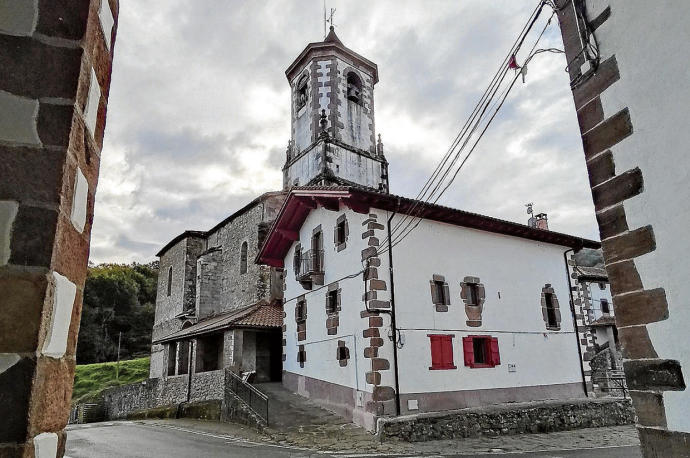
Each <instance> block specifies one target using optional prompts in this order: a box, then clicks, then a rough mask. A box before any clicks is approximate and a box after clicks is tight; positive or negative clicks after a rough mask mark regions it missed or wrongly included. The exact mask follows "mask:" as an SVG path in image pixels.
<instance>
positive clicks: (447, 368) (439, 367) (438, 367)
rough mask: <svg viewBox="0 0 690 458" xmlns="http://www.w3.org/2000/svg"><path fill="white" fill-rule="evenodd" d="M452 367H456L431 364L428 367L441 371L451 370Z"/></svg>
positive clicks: (454, 367) (453, 367)
mask: <svg viewBox="0 0 690 458" xmlns="http://www.w3.org/2000/svg"><path fill="white" fill-rule="evenodd" d="M452 369H457V366H442V367H441V366H436V367H435V366H431V367H429V370H430V371H443V370H452Z"/></svg>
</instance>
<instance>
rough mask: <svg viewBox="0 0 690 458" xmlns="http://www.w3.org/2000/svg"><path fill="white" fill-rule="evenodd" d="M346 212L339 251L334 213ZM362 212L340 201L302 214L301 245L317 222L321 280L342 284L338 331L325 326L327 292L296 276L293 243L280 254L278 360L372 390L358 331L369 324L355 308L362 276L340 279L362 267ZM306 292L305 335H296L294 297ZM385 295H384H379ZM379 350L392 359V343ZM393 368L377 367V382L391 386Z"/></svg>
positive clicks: (318, 376) (314, 374)
mask: <svg viewBox="0 0 690 458" xmlns="http://www.w3.org/2000/svg"><path fill="white" fill-rule="evenodd" d="M342 214H345V215H346V216H347V221H348V225H349V237H348V240H347V247H346V248H345V249H344V250H342V251H340V252H338V251H336V249H335V246H334V244H333V230H334V227H335V224H336V220H337V218H338V217H339V216H340V215H342ZM365 218H366V215H362V214H358V213H355V212H353V211H351V210H350V209H347V208H345V207H341V209H340V211H329V210H324V209H323V208H322V207H318V208H317V209H316V210H314V211H312V212H311V213H310V215H309V216H308V217H307V219H306V220H305V222H304V224H303V225H302V228H301V230H300V240H301V243H302V250H303V251H305V250H308V249H309V248H310V244H311V236H312V231H313V229H314V228H315V227H316V226H318V225H319V224H320V225H321V228H322V231H323V246H324V270H325V275H324V286H327V285H329V284H330V283H333V282H335V281H338V286H339V287H340V288H341V310H340V312H339V314H338V316H339V325H338V333H337V334H336V335H332V336H329V335H328V333H327V330H326V318H327V315H326V292H327V288H325V287H324V288H322V289H319V290H316V288H319V287H318V286H315V287H314V290H313V291H309V290H305V289H304V288H303V287H302V285H300V284H299V283H298V282H297V281H296V280H295V273H294V270H293V265H292V259H293V254H294V249H295V244H293V246H292V248H291V249H290V251H289V252H288V254H287V256H286V257H285V284H286V290H285V298H286V302H285V306H284V308H285V313H286V318H285V325H286V354H287V359H286V361H285V362H284V363H283V369H284V370H286V371H288V372H292V373H295V374H299V375H304V376H307V377H312V378H316V379H320V380H324V381H327V382H330V383H335V384H338V385H343V386H346V387H348V388H354V389H357V390H359V391H366V392H372V391H373V385H369V384H367V383H366V373H367V372H369V371H371V362H370V360H369V359H366V358H364V348H365V347H367V346H368V343H369V339H368V338H366V339H365V338H364V337H363V336H362V331H363V330H364V329H365V328H366V327H368V324H367V323H368V319H366V318H361V317H360V312H361V311H362V310H364V303H363V302H362V293H363V291H364V282H363V280H362V276H361V275H359V276H357V277H355V278H351V279H346V280H340V279H341V278H343V277H345V276H347V275H350V274H352V273H356V272H359V271H360V270H362V263H361V252H362V250H363V249H364V248H366V247H367V246H366V242H365V241H363V240H362V237H361V234H362V231H363V229H362V221H364V219H365ZM379 271H381V272H386V271H387V267H386V265H384V264H383V263H382V266H381V267H380V268H379ZM302 294H304V295H306V299H307V325H306V328H307V338H306V340H304V341H299V342H298V341H297V324H296V322H295V304H296V298H297V297H298V296H300V295H302ZM381 297H382V298H383V299H384V300H385V299H386V295H382V296H381ZM383 318H384V326H383V328H381V330H382V331H381V332H382V333H387V332H388V330H389V329H390V319H389V317H388V316H384V317H383ZM338 340H344V341H345V342H346V344H345V345H346V346H347V347H348V348H349V349H350V360H349V361H348V364H347V366H345V367H341V366H340V365H339V363H338V360H337V359H336V348H337V346H338ZM299 345H304V346H305V350H306V352H307V362H306V363H305V365H304V368H301V367H300V365H299V363H298V362H297V350H298V347H299ZM379 355H381V357H383V358H388V359H389V360H390V361H392V348H387V347H383V348H380V349H379ZM392 383H393V375H392V370H388V371H382V384H383V385H387V384H389V385H388V386H392V385H390V384H392Z"/></svg>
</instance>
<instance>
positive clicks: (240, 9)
mask: <svg viewBox="0 0 690 458" xmlns="http://www.w3.org/2000/svg"><path fill="white" fill-rule="evenodd" d="M328 3H329V5H328V6H329V7H334V8H336V9H337V12H336V16H335V17H336V19H335V23H336V32H337V34H338V36H339V37H340V39H341V40H342V41H343V42H344V44H345V45H346V46H348V47H350V48H351V49H353V50H355V51H356V52H358V53H360V54H362V55H364V56H366V57H367V58H369V59H371V60H373V61H374V62H376V63H377V64H378V66H379V80H380V81H379V83H378V85H377V86H376V90H375V97H376V102H375V103H376V128H377V132H378V133H381V134H382V138H383V142H384V144H385V149H386V156H387V158H388V160H389V162H390V182H391V191H392V192H393V193H396V194H402V195H404V196H409V197H414V196H415V195H416V193H417V191H418V190H419V189H420V188H421V186H422V185H423V183H424V181H425V180H426V178H427V177H428V176H429V174H430V173H431V172H432V170H433V167H434V166H435V164H436V162H437V161H438V160H439V159H440V158H441V157H442V156H443V154H444V153H445V151H446V150H447V148H448V146H449V145H450V143H451V141H452V139H453V138H454V137H455V135H456V134H457V132H458V131H459V129H460V127H461V126H462V124H463V123H464V121H465V119H466V118H467V117H468V116H469V114H470V113H471V111H472V109H473V108H474V105H475V103H476V102H477V100H478V99H479V97H480V95H481V93H482V92H483V90H484V88H485V86H486V84H487V82H488V80H489V79H490V77H491V76H492V75H493V73H494V72H495V71H496V68H497V66H498V64H499V62H500V61H501V60H502V59H503V57H504V55H505V54H506V52H507V50H508V49H509V48H510V46H511V44H512V43H513V41H514V39H515V37H516V36H517V35H518V33H519V31H520V30H521V28H522V26H523V25H524V23H525V21H526V20H527V17H528V16H529V14H530V13H531V11H532V9H533V8H534V6H535V5H534V4H536V2H535V1H527V0H526V1H520V2H516V1H514V0H503V1H492V2H487V1H485V0H463V1H457V0H447V1H435V0H433V1H430V0H426V1H424V2H421V1H411V0H407V1H405V0H402V1H401V0H390V1H381V0H377V1H376V2H373V1H371V0H356V1H355V0H347V1H345V0H329V2H328ZM549 15H550V10H548V8H547V9H545V10H544V12H543V13H542V17H541V18H540V20H539V23H538V24H537V25H535V32H536V33H535V35H536V34H538V32H539V31H541V28H542V27H543V25H544V23H545V20H546V19H547V18H548V16H549ZM322 16H323V3H322V1H321V0H299V1H297V0H293V1H287V0H271V1H270V2H268V1H249V0H247V1H229V0H228V1H226V0H195V1H194V2H189V1H186V0H184V1H183V0H156V1H154V0H147V1H144V2H142V1H136V0H122V1H121V3H120V19H119V30H118V36H117V43H116V47H115V62H114V69H113V77H112V86H111V91H110V103H109V107H108V124H107V129H106V138H105V145H104V148H103V159H102V163H101V180H100V183H99V188H98V194H97V201H96V215H95V222H94V228H93V234H92V248H91V260H92V261H93V262H96V263H99V262H131V261H138V262H147V261H150V260H153V259H155V253H156V252H157V251H158V249H159V248H160V247H161V246H162V245H164V244H165V243H166V242H167V241H169V240H170V239H171V238H172V237H174V236H175V235H177V234H179V233H180V232H182V231H184V230H186V229H196V230H206V229H209V228H211V227H212V226H214V225H215V224H216V223H217V222H218V221H220V220H221V219H222V218H224V217H226V216H227V215H229V214H231V213H232V212H233V211H235V210H236V209H238V208H240V207H241V206H243V205H244V204H245V203H247V202H248V201H250V200H251V199H253V198H254V197H256V196H257V195H258V194H260V193H262V192H264V191H268V190H276V189H280V187H281V186H282V175H281V171H280V167H281V166H282V163H283V160H284V151H285V145H286V144H287V141H288V139H289V135H290V96H289V88H288V84H287V81H286V79H285V75H284V71H285V69H286V68H287V67H288V65H289V64H290V63H291V62H292V61H293V60H294V58H295V57H296V56H297V55H298V54H299V53H300V52H301V51H302V49H303V48H304V46H305V45H306V44H307V43H308V42H310V41H319V40H321V39H322V38H323V22H322ZM534 38H536V36H530V37H529V38H528V40H527V42H526V43H527V44H529V45H530V47H531V43H532V41H533V39H534ZM539 47H558V48H562V43H561V39H560V32H559V30H558V23H557V20H556V19H555V18H554V20H553V21H552V24H551V26H550V27H549V28H548V29H547V32H546V34H545V35H544V38H542V41H541V42H540V46H539ZM565 64H566V61H565V57H564V56H563V55H561V54H549V53H544V54H540V55H539V56H538V57H536V58H535V59H534V60H533V61H532V62H531V63H530V65H529V72H528V74H527V80H526V83H525V84H522V83H521V82H518V83H517V84H516V86H515V88H514V89H513V91H512V92H511V95H510V97H509V99H508V101H507V102H506V104H505V105H504V107H503V108H502V110H501V112H500V113H499V115H498V117H497V118H496V120H495V121H494V123H493V124H492V126H491V127H490V129H489V131H488V132H487V134H486V135H485V136H484V138H483V139H482V142H481V143H480V145H479V147H478V148H477V150H476V151H475V152H474V154H473V156H472V158H471V159H470V160H469V161H468V163H467V165H466V166H465V167H464V168H463V170H462V171H461V173H460V175H459V176H458V179H457V180H456V182H455V183H454V184H453V186H452V187H451V188H450V189H449V191H448V192H447V193H446V194H445V195H444V197H443V199H442V200H441V202H440V203H443V204H445V205H450V206H454V207H458V208H462V209H465V210H469V211H474V212H479V213H484V214H487V215H491V216H495V217H499V218H505V219H509V220H513V221H519V222H525V221H526V218H527V215H526V213H525V207H524V203H525V202H530V201H533V202H534V203H535V210H536V211H544V212H547V213H548V214H549V224H550V227H551V229H553V230H557V231H563V232H568V233H572V234H574V235H579V236H584V237H589V238H594V239H597V238H598V231H597V226H596V221H595V219H594V210H593V206H592V203H591V195H590V192H589V187H588V182H587V176H586V169H585V163H584V156H583V153H582V146H581V143H580V140H579V135H578V127H577V121H576V116H575V111H574V107H573V102H572V98H571V95H570V91H569V88H568V77H567V74H566V73H565V72H564V67H565Z"/></svg>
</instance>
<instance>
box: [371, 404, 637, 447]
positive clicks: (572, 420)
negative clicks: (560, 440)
mask: <svg viewBox="0 0 690 458" xmlns="http://www.w3.org/2000/svg"><path fill="white" fill-rule="evenodd" d="M634 422H635V414H634V412H633V408H632V404H631V403H630V401H629V400H608V399H607V400H603V399H602V400H598V399H597V400H585V399H583V400H579V401H570V402H562V401H545V402H538V403H537V402H531V403H521V404H505V405H501V406H492V407H480V408H472V409H463V410H455V411H448V412H443V413H426V414H419V415H406V416H401V417H397V418H380V419H379V420H378V425H377V430H378V434H379V437H380V438H381V439H382V440H386V439H391V438H397V439H402V440H405V441H410V442H421V441H429V440H437V439H458V438H465V437H478V436H498V435H514V434H524V433H547V432H554V431H566V430H570V429H579V428H594V427H600V426H616V425H627V424H632V423H634Z"/></svg>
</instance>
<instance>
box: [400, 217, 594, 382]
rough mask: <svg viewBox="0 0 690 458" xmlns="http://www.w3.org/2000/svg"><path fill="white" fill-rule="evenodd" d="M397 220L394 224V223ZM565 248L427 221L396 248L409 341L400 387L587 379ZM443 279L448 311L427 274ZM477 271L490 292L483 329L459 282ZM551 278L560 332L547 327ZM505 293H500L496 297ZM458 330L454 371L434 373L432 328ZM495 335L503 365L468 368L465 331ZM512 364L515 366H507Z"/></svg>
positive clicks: (404, 332) (435, 330) (404, 328)
mask: <svg viewBox="0 0 690 458" xmlns="http://www.w3.org/2000/svg"><path fill="white" fill-rule="evenodd" d="M395 221H396V220H395V219H394V220H393V224H395ZM566 249H567V247H561V246H556V245H550V244H546V243H540V242H534V241H530V240H526V239H521V238H516V237H508V236H504V235H498V234H493V233H489V232H484V231H478V230H474V229H467V228H461V227H458V226H452V225H448V224H443V223H438V222H434V221H429V220H425V221H423V222H422V223H421V224H419V226H418V227H417V229H416V230H415V231H413V232H412V233H411V235H410V236H409V237H407V238H405V239H404V241H403V242H402V243H400V244H399V245H397V246H396V247H394V249H393V265H394V271H395V298H396V300H395V307H396V323H397V327H398V328H399V329H400V330H401V333H402V336H403V339H405V340H404V343H405V345H404V346H403V348H402V349H400V350H398V364H399V367H400V373H401V374H405V377H402V376H401V379H400V390H401V392H402V393H419V392H430V391H431V392H433V391H454V390H475V389H487V388H505V387H518V386H535V385H549V384H564V383H577V382H581V381H582V375H581V369H580V362H579V358H578V349H577V343H576V336H575V333H574V332H573V322H572V315H571V312H570V308H569V305H568V304H569V296H568V283H567V277H566V269H565V263H564V259H563V252H564V251H565V250H566ZM434 274H438V275H443V276H444V277H445V280H446V282H448V286H449V290H450V298H451V299H450V302H451V304H450V305H449V307H448V311H447V312H437V311H436V309H435V307H434V305H433V303H432V301H431V293H430V287H429V280H431V279H432V275H434ZM466 276H472V277H479V279H480V281H481V283H482V284H483V285H484V287H485V290H486V300H485V302H484V310H483V313H482V324H481V326H480V327H475V328H473V327H469V326H467V325H466V323H465V321H466V320H467V315H466V314H465V305H464V302H463V301H462V299H461V298H460V290H461V288H460V283H461V282H462V281H463V279H464V278H465V277H466ZM547 283H550V284H551V285H552V287H553V288H554V290H555V292H556V296H557V297H558V301H559V306H560V311H561V330H560V331H548V330H547V329H546V325H545V323H544V320H543V316H542V309H541V292H542V288H543V287H544V285H545V284H547ZM499 294H500V297H499ZM429 333H439V334H453V335H454V336H455V338H454V339H453V356H454V363H455V365H456V366H457V369H453V370H435V371H430V370H429V369H428V368H429V366H431V350H430V343H429V338H428V337H427V334H429ZM468 335H491V336H492V337H496V338H498V343H499V350H500V355H501V365H500V366H496V367H495V368H474V369H473V368H469V367H466V366H464V360H463V353H462V337H465V336H468ZM508 364H515V365H516V371H515V372H509V371H508Z"/></svg>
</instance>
